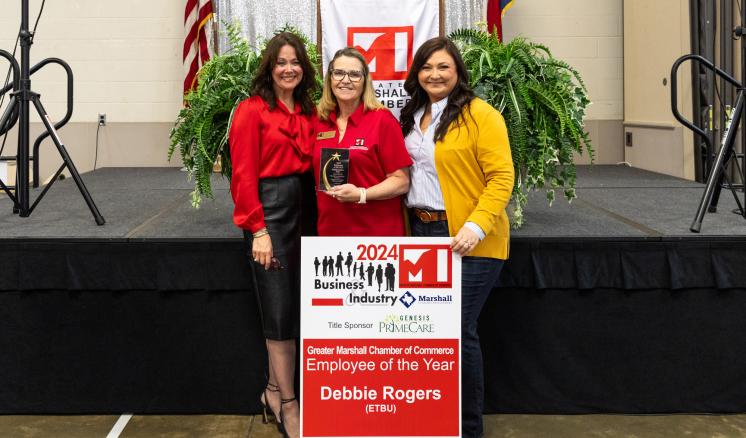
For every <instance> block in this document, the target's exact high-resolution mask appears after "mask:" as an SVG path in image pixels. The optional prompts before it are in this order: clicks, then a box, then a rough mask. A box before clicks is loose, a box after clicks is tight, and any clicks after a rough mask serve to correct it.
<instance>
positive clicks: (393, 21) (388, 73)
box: [321, 0, 439, 118]
mask: <svg viewBox="0 0 746 438" xmlns="http://www.w3.org/2000/svg"><path fill="white" fill-rule="evenodd" d="M438 8H439V2H438V0H321V37H322V53H323V59H324V61H323V64H324V74H326V69H327V67H328V65H329V61H331V58H332V57H333V56H334V53H335V52H336V51H337V50H339V49H341V48H343V47H348V46H349V47H355V48H356V49H357V50H359V51H360V53H362V54H363V57H365V59H366V61H367V62H368V66H369V67H370V71H371V75H372V77H373V86H374V89H375V91H376V96H377V97H378V99H379V100H380V101H381V102H382V103H383V104H384V105H386V107H387V108H389V109H390V110H391V111H392V112H393V113H394V115H395V116H397V118H398V117H399V113H400V111H401V109H402V108H403V107H404V104H405V103H406V102H407V101H408V100H409V96H408V95H407V93H406V92H405V91H404V79H405V78H406V77H407V71H408V70H409V66H410V65H411V64H412V57H413V56H414V53H415V52H416V51H417V48H418V47H420V45H422V43H424V42H425V41H427V40H428V39H430V38H432V37H436V36H438Z"/></svg>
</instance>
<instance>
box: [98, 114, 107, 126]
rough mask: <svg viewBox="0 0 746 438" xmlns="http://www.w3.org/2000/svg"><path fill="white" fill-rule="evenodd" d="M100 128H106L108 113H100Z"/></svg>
mask: <svg viewBox="0 0 746 438" xmlns="http://www.w3.org/2000/svg"><path fill="white" fill-rule="evenodd" d="M98 126H106V113H99V115H98Z"/></svg>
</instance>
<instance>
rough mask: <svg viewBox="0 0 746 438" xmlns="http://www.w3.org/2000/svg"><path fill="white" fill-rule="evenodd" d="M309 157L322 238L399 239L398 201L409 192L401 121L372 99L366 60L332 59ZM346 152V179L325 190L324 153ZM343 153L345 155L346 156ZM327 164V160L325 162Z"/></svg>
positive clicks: (347, 54)
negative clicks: (316, 190)
mask: <svg viewBox="0 0 746 438" xmlns="http://www.w3.org/2000/svg"><path fill="white" fill-rule="evenodd" d="M314 132H315V133H316V144H315V146H314V153H313V167H314V176H315V178H316V186H317V187H320V186H319V184H321V189H322V191H320V192H319V193H318V194H317V197H316V198H317V205H318V215H319V216H318V233H319V235H320V236H403V235H404V232H405V231H404V217H403V214H402V207H401V196H402V195H403V194H405V193H406V192H407V190H409V166H410V165H412V160H411V159H410V158H409V153H407V148H406V147H405V146H404V137H403V136H402V133H401V128H400V126H399V122H398V121H397V120H396V118H395V117H394V116H393V115H392V114H391V112H389V111H388V110H387V109H385V108H384V107H383V105H381V103H380V102H379V101H378V100H377V99H376V96H375V93H374V92H373V85H372V81H371V78H370V74H369V71H368V66H367V64H366V63H365V58H363V56H362V55H361V54H360V52H358V51H357V50H355V49H352V48H344V49H341V50H339V51H337V53H335V54H334V57H333V58H332V60H331V62H330V63H329V68H328V69H327V73H326V78H325V79H324V91H323V93H322V95H321V101H320V102H319V106H318V120H317V121H316V123H315V124H314ZM324 149H329V150H331V152H330V151H328V150H327V151H326V152H325V153H324V154H323V155H324V156H325V157H328V156H330V155H333V154H334V153H335V152H337V151H334V150H335V149H336V150H340V149H341V150H343V151H340V152H344V151H349V168H348V175H349V176H348V180H347V183H345V184H340V185H337V186H333V187H331V188H328V187H324V186H325V184H328V181H322V180H321V176H320V173H321V172H320V171H321V169H322V167H324V166H325V165H326V164H327V163H326V162H325V163H324V164H322V163H321V157H322V152H324ZM345 154H346V153H345ZM326 161H329V160H328V159H327V160H326Z"/></svg>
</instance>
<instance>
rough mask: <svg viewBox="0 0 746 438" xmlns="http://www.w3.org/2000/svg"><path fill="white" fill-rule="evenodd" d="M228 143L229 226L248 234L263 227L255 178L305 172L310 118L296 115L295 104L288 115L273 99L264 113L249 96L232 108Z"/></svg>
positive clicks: (257, 99)
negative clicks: (272, 105)
mask: <svg viewBox="0 0 746 438" xmlns="http://www.w3.org/2000/svg"><path fill="white" fill-rule="evenodd" d="M228 142H229V143H230V148H231V164H232V166H233V171H232V177H231V195H232V196H233V203H234V204H235V208H234V209H233V222H234V223H235V224H236V225H237V226H239V227H241V228H243V229H246V230H249V231H251V232H252V233H254V232H256V231H258V230H260V229H262V228H264V226H265V224H264V210H263V209H262V204H261V203H260V202H259V180H260V179H261V178H269V177H278V176H286V175H292V174H297V173H303V172H306V171H308V170H309V169H310V166H311V151H312V147H313V129H312V122H311V116H306V115H303V114H301V112H300V105H295V111H293V112H290V111H289V110H288V109H287V108H286V107H285V105H283V103H282V102H281V101H279V100H278V101H277V106H275V109H273V110H270V109H269V105H268V104H267V102H265V101H264V100H263V99H262V98H261V97H259V96H253V97H250V98H248V99H246V100H244V101H243V102H241V103H240V104H238V107H237V108H236V111H235V112H234V114H233V121H232V123H231V128H230V132H229V134H228Z"/></svg>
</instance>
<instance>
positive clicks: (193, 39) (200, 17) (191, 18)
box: [182, 0, 213, 94]
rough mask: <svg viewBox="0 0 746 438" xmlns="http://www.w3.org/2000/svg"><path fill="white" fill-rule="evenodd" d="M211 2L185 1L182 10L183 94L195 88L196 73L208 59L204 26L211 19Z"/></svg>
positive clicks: (208, 49)
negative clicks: (184, 6)
mask: <svg viewBox="0 0 746 438" xmlns="http://www.w3.org/2000/svg"><path fill="white" fill-rule="evenodd" d="M212 15H213V10H212V0H187V2H186V8H185V9H184V53H183V57H182V60H183V61H184V70H185V73H186V76H185V77H184V94H186V93H187V92H189V90H191V89H193V88H195V87H196V86H197V72H198V71H199V69H200V67H202V66H203V65H204V64H205V63H206V62H207V61H208V60H209V59H210V45H209V44H208V43H207V32H206V31H205V25H206V24H207V22H209V21H210V20H211V19H212Z"/></svg>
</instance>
